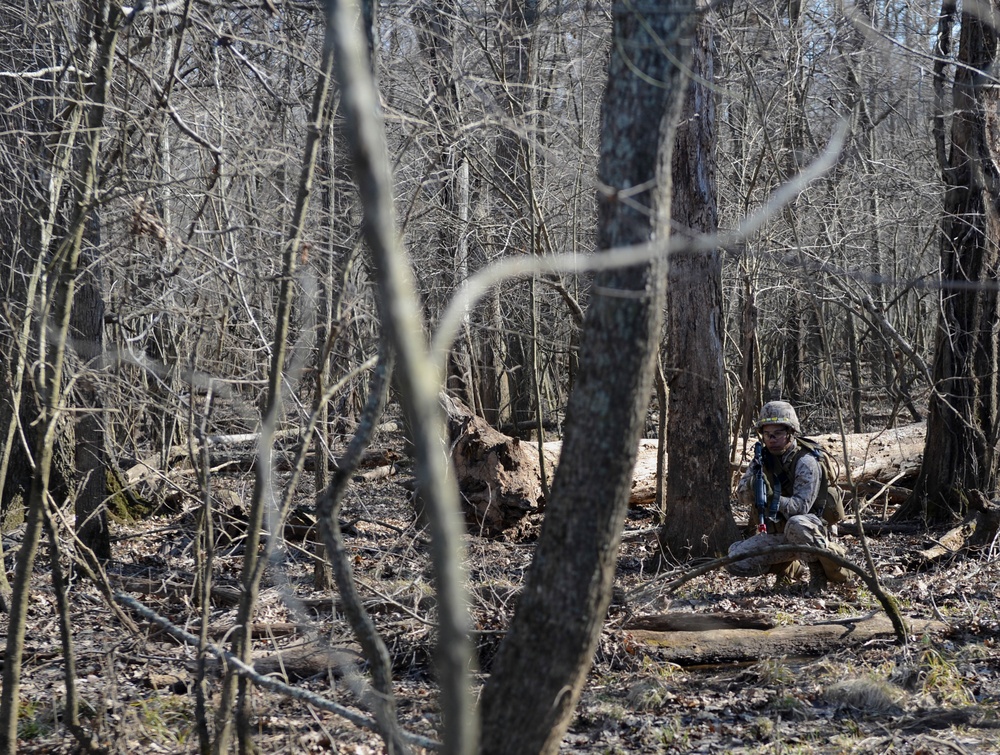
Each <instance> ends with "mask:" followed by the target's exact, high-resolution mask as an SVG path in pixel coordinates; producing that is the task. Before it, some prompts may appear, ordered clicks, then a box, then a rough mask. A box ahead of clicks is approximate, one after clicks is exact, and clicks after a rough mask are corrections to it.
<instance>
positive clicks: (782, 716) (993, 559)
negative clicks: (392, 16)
mask: <svg viewBox="0 0 1000 755" xmlns="http://www.w3.org/2000/svg"><path fill="white" fill-rule="evenodd" d="M399 479H400V478H390V479H388V480H382V481H374V482H362V483H357V484H355V485H354V486H353V488H352V491H351V493H350V494H349V496H348V499H347V501H346V502H345V508H344V512H343V519H344V520H345V521H347V522H349V523H351V526H349V527H348V528H347V530H346V536H347V544H348V547H349V548H350V550H351V552H352V558H353V564H354V569H355V571H356V577H357V579H358V581H359V583H360V585H361V592H362V594H363V595H364V596H365V599H366V600H367V601H368V606H369V610H370V611H371V612H372V614H373V617H374V620H375V622H376V624H377V625H378V627H379V630H380V631H381V633H382V635H383V637H384V638H385V640H386V643H387V645H388V646H389V648H390V652H391V655H392V658H393V664H394V672H395V680H396V681H395V684H396V691H397V694H398V698H399V715H400V718H401V720H402V723H403V726H404V727H405V729H406V730H408V731H409V732H412V733H414V734H419V735H422V736H425V737H431V738H435V737H436V726H437V724H438V716H437V709H436V702H435V700H436V692H435V687H434V684H433V682H432V674H433V667H432V661H431V658H432V652H433V642H434V633H433V620H434V618H433V606H432V599H431V596H432V594H433V591H432V577H431V569H430V565H429V547H428V538H427V535H426V533H425V532H424V531H422V530H421V529H419V528H418V527H417V526H416V525H415V523H414V516H413V514H412V507H411V505H410V503H409V502H408V500H407V496H406V491H405V489H404V488H403V487H402V486H401V485H400V484H399ZM217 485H218V486H219V487H220V488H221V487H222V486H223V485H226V486H228V487H229V488H230V490H231V492H232V493H235V494H236V496H238V497H240V498H243V499H247V498H249V494H250V489H251V482H250V481H248V480H245V479H238V478H223V479H220V480H219V481H218V482H217ZM310 499H311V492H310V491H309V490H303V491H302V494H301V500H302V501H303V502H304V504H305V503H307V502H308V501H309V500H310ZM195 507H196V503H195V500H194V499H188V503H187V504H185V505H184V506H182V507H181V508H182V509H183V510H179V511H175V512H173V513H164V514H163V515H162V516H157V517H154V518H151V519H148V520H145V521H142V522H139V523H135V524H130V525H127V526H126V525H121V524H118V525H115V536H116V542H115V545H114V550H115V560H114V562H113V563H112V564H111V565H110V566H109V568H108V577H109V580H110V582H111V584H112V586H113V587H115V588H116V589H122V590H125V591H129V592H131V594H133V595H134V596H135V597H136V598H137V599H139V600H141V601H142V602H144V603H145V604H146V605H147V606H149V607H150V608H152V609H153V610H155V611H156V612H157V613H159V614H160V615H162V616H164V617H168V618H169V619H171V620H172V621H173V622H174V623H175V624H177V625H178V626H181V627H184V628H185V629H187V630H188V631H192V632H196V631H197V626H198V624H199V621H200V619H199V612H198V611H197V609H196V608H195V607H194V605H193V603H192V601H191V599H190V597H189V595H190V585H191V584H192V575H193V573H194V571H195V563H194V553H193V547H192V544H193V542H194V537H195V529H194V527H195V517H194V516H193V514H192V511H193V510H194V509H195ZM878 514H879V515H881V514H882V512H881V511H879V512H878ZM653 524H654V515H653V512H651V511H649V510H647V509H632V510H631V511H630V514H629V518H628V521H627V524H626V538H625V542H624V543H623V545H622V547H621V551H620V554H619V560H618V570H617V575H616V585H615V592H616V595H617V596H619V599H618V600H616V601H615V603H614V604H613V605H612V608H611V610H610V612H609V616H608V620H607V622H606V625H605V629H604V631H603V633H602V636H601V640H600V646H599V649H598V652H597V655H596V657H595V661H594V665H593V668H592V670H591V672H590V674H589V677H588V681H587V684H586V689H585V690H584V693H583V697H582V699H581V701H580V704H579V705H578V707H577V711H576V715H575V717H574V719H573V722H572V725H571V727H570V729H569V732H568V733H567V734H566V736H565V738H564V740H563V745H562V752H564V753H574V754H575V753H579V754H580V755H591V754H597V753H701V752H704V753H758V752H761V753H913V754H914V755H916V754H917V753H920V754H928V753H1000V744H998V742H1000V729H998V728H997V727H998V726H1000V723H998V722H1000V645H998V640H1000V598H998V595H997V584H998V583H1000V551H998V547H997V544H996V543H995V544H994V548H993V550H992V551H990V552H985V553H980V554H977V555H974V556H960V557H955V558H953V559H951V560H948V561H945V562H942V563H939V564H937V565H934V566H931V567H924V568H919V569H918V568H916V566H915V561H914V559H913V554H914V552H915V550H916V549H918V548H919V547H922V546H923V545H925V544H926V543H927V542H929V540H928V536H927V535H923V534H921V535H915V534H910V535H901V534H893V535H886V536H882V537H879V538H877V539H875V538H873V539H871V541H870V542H871V549H872V552H873V556H874V560H875V562H876V564H877V566H878V571H879V574H880V577H881V579H882V583H883V585H884V587H885V589H886V590H887V591H889V592H890V593H891V594H892V595H894V596H895V598H896V599H897V601H898V602H899V605H900V606H901V608H902V611H903V613H904V615H906V616H907V617H914V618H918V617H919V618H927V619H936V620H939V621H943V622H946V623H947V624H948V625H949V626H950V630H949V631H948V632H947V634H946V635H945V636H944V637H935V638H933V639H931V638H920V637H916V638H913V639H912V641H911V642H910V643H909V644H908V645H907V646H905V647H901V646H899V645H897V644H895V643H894V642H893V640H892V638H891V637H886V638H883V639H876V640H872V641H869V642H867V643H865V644H863V645H861V646H844V647H842V648H839V649H836V650H834V651H832V652H830V653H828V654H826V655H823V656H820V657H785V656H777V657H767V658H759V659H757V660H755V661H753V662H745V663H729V664H712V665H707V666H703V667H681V666H678V665H675V664H672V663H669V662H666V661H663V660H661V659H658V657H657V651H656V648H654V647H646V646H643V645H637V644H636V643H633V642H631V641H630V639H629V634H628V632H627V631H625V630H623V629H622V628H621V627H622V624H623V622H624V620H625V618H626V617H627V616H628V615H629V613H630V612H631V613H634V614H658V613H664V612H667V611H687V612H705V613H716V614H717V613H729V612H738V611H743V612H753V613H760V614H765V615H767V616H768V617H770V618H771V619H772V620H773V621H774V622H776V623H777V624H783V625H790V624H800V625H804V624H814V623H820V622H824V621H830V620H837V619H844V618H845V617H853V616H861V615H866V614H869V613H871V612H873V611H876V610H877V609H878V603H877V601H875V599H874V598H873V596H872V595H871V593H869V592H868V591H867V589H865V588H864V587H862V586H858V585H857V583H855V584H854V585H852V586H842V587H835V588H831V589H830V590H829V591H828V592H827V593H825V594H823V595H820V596H813V595H809V594H808V592H807V590H806V585H805V584H804V583H800V584H797V585H792V586H790V587H784V588H778V589H776V588H775V587H774V585H773V577H769V578H757V579H743V580H740V579H736V578H733V577H730V576H728V575H727V574H726V573H725V572H723V571H714V572H711V573H709V574H707V575H705V576H702V577H698V578H696V579H694V580H692V581H690V582H688V583H687V584H685V585H684V586H683V587H682V588H681V589H679V590H678V591H677V592H675V593H673V594H670V595H666V594H662V593H661V592H659V591H658V589H657V585H660V584H665V582H666V580H664V579H663V578H662V577H663V576H664V575H662V574H661V575H659V578H658V575H657V574H656V573H655V572H654V571H652V570H651V568H650V566H649V564H651V563H653V562H654V561H655V560H656V559H655V558H654V557H655V539H654V538H652V537H651V536H648V535H645V534H643V533H644V532H646V533H648V531H649V530H651V529H652V527H653ZM237 529H238V528H237ZM17 535H18V533H17V532H14V533H12V536H11V538H10V539H7V538H5V539H7V542H6V549H7V555H8V562H7V565H8V569H9V568H10V565H11V559H12V555H13V552H14V551H16V548H17V542H16V540H17ZM840 542H841V544H843V545H844V546H845V547H846V548H847V550H848V552H849V556H850V558H851V559H852V560H853V561H855V563H858V564H862V563H864V561H863V556H862V548H861V544H860V543H859V541H858V540H857V539H855V538H853V537H843V538H841V539H840ZM309 547H310V546H306V547H303V546H302V545H301V544H297V543H289V544H288V545H287V546H286V547H285V549H284V550H283V551H282V552H281V553H280V555H279V556H278V557H277V558H276V559H275V561H274V564H273V565H272V566H271V567H270V569H269V571H268V573H267V576H266V577H265V584H264V585H263V588H262V593H261V600H260V606H259V609H258V611H257V614H256V617H255V621H256V623H257V624H258V625H259V627H260V630H261V631H260V632H259V635H260V637H259V639H258V640H257V641H256V643H257V644H256V646H255V658H258V659H260V660H259V661H258V663H257V665H258V668H259V669H261V670H262V671H265V672H267V671H268V669H273V674H274V675H276V676H278V677H281V676H283V675H284V676H285V677H288V678H291V679H292V680H294V682H295V684H297V685H298V686H299V687H301V688H304V689H307V690H310V691H312V692H314V693H316V694H318V695H322V696H323V697H325V698H327V699H329V700H333V701H336V702H338V703H340V704H342V705H345V706H350V707H356V705H357V699H356V697H355V695H354V693H353V692H352V690H354V689H356V685H355V684H354V682H355V681H356V675H353V678H352V673H351V671H352V670H354V669H356V668H357V664H356V662H355V661H354V660H352V659H353V658H354V657H355V656H353V655H351V653H352V652H353V650H352V649H353V648H354V647H355V644H354V642H353V640H352V638H351V634H350V630H349V628H348V626H347V624H346V622H345V621H344V620H343V619H342V618H341V617H340V616H339V615H338V614H337V612H336V611H335V610H334V608H333V603H334V601H333V600H331V597H330V592H329V591H319V590H316V589H315V588H314V587H313V560H312V558H311V557H310V556H309V553H308V550H309ZM467 549H468V550H467V555H468V564H467V566H468V572H469V577H470V586H471V592H472V596H473V619H474V622H475V627H476V630H477V634H476V638H477V641H478V643H479V655H480V658H479V662H480V666H481V669H482V670H483V673H482V675H480V676H477V680H478V682H480V683H481V681H482V680H483V679H484V678H485V673H486V672H487V671H488V668H489V664H490V661H491V658H492V656H493V654H494V653H495V650H496V647H497V646H498V644H499V641H500V639H501V633H502V630H503V627H504V626H505V625H506V623H507V621H508V620H509V618H510V615H511V611H512V608H513V598H514V596H515V595H516V592H517V590H518V587H519V586H520V584H521V582H522V579H523V577H524V574H525V571H526V569H527V568H528V566H529V563H530V560H531V556H532V552H533V545H532V544H531V543H530V542H522V543H509V542H499V541H488V540H484V539H481V538H478V537H475V536H469V537H468V538H467ZM48 557H49V554H48V551H47V549H46V548H44V547H43V549H42V551H41V553H40V556H39V558H38V561H37V565H36V579H35V589H34V591H33V593H32V595H31V605H30V618H29V622H30V623H29V627H28V633H27V641H26V647H25V655H24V663H23V675H22V688H21V699H22V703H21V719H20V727H19V732H20V746H19V751H20V752H23V753H43V752H44V753H62V752H66V753H68V752H74V751H76V744H75V741H74V740H73V738H72V736H71V734H70V733H69V731H68V730H67V728H66V727H65V726H64V725H63V724H62V723H61V721H62V710H63V704H64V699H65V693H64V681H63V680H64V676H65V667H64V663H63V661H62V651H61V648H60V638H59V630H58V624H57V618H56V611H55V596H54V595H53V592H52V589H51V586H50V582H49V578H48V563H49V562H48ZM240 567H241V558H240V543H239V540H236V541H235V542H234V543H231V544H227V545H225V546H224V547H220V550H219V553H218V555H217V562H216V565H215V572H214V579H215V582H216V584H217V585H219V586H222V587H225V586H231V587H232V586H235V585H236V584H237V580H238V577H239V570H240ZM681 571H682V570H681V569H678V570H676V573H677V574H679V573H681ZM768 580H770V581H768ZM643 587H645V588H649V589H647V590H645V591H644V593H645V594H646V596H647V600H646V602H645V603H644V604H628V605H625V604H623V601H622V600H621V599H620V598H621V596H627V595H630V594H635V591H636V590H637V589H638V588H643ZM220 594H221V593H220ZM70 599H71V610H72V626H73V627H74V629H75V647H76V664H77V677H78V683H79V690H80V696H81V700H82V704H81V718H82V721H83V723H84V725H85V726H86V727H88V728H89V729H90V730H92V731H93V732H95V733H96V734H97V736H98V738H99V740H100V741H101V742H102V743H103V744H104V745H105V746H106V747H107V748H108V751H109V752H112V753H130V754H131V753H136V752H143V753H148V754H152V753H187V752H197V751H198V737H197V729H196V726H195V720H196V719H195V695H194V691H193V690H194V678H195V677H194V670H195V668H196V666H195V651H194V648H192V647H189V646H186V645H183V644H181V643H179V642H178V641H175V640H174V639H172V638H171V637H169V636H168V635H166V634H165V633H163V632H162V631H160V630H158V629H157V628H156V627H154V626H152V625H150V624H149V623H146V622H143V621H141V620H140V619H138V618H136V623H137V624H138V625H139V627H140V631H139V632H138V633H132V632H129V631H127V630H126V628H125V627H124V626H123V625H122V624H121V623H120V622H119V621H118V620H117V619H116V618H115V616H114V615H113V613H112V611H111V610H110V609H109V608H108V606H107V604H106V603H105V602H104V600H103V599H102V598H101V596H100V593H99V592H98V590H97V589H96V588H95V587H94V586H93V584H92V583H90V582H89V581H86V580H84V579H82V578H80V579H78V580H77V581H76V583H75V584H74V585H73V587H72V589H71V591H70ZM234 618H235V608H234V607H233V606H232V605H231V604H227V601H226V600H221V599H220V600H219V601H218V602H217V603H216V604H215V605H213V609H212V613H211V616H210V618H209V621H210V633H211V634H212V636H213V637H215V639H216V640H217V641H220V642H221V641H222V640H223V639H224V637H225V636H226V632H227V631H229V630H230V629H231V627H232V624H233V621H234ZM0 632H2V633H4V634H6V617H3V618H0ZM303 646H305V647H309V648H311V649H313V650H315V649H316V648H317V647H321V646H322V647H336V648H340V649H342V650H344V651H345V653H347V655H344V654H341V655H340V656H339V657H340V658H345V657H346V658H348V659H349V660H347V661H346V662H345V663H342V664H341V667H339V668H337V667H335V666H336V664H334V665H333V666H328V663H327V661H324V662H321V663H320V664H319V667H317V666H316V661H315V655H314V656H313V657H312V660H310V661H304V660H302V659H301V658H298V657H297V656H295V655H294V653H292V652H290V651H292V650H294V649H295V648H296V647H299V648H301V647H303ZM278 650H283V651H285V655H284V656H282V658H283V662H282V663H281V664H275V663H274V661H275V653H276V651H278ZM324 658H326V659H327V660H330V656H329V655H324ZM268 664H270V665H268ZM345 666H346V669H345ZM211 684H212V691H213V694H214V693H217V692H218V679H217V677H214V676H213V677H212V681H211ZM253 706H254V714H255V725H256V727H257V728H256V732H255V741H256V742H257V743H258V745H259V746H260V748H261V751H262V752H266V753H327V752H332V753H351V754H352V755H366V754H369V753H381V752H383V748H382V746H381V743H380V740H379V739H378V737H377V736H376V735H375V734H373V733H372V732H369V731H365V730H363V729H359V728H356V727H355V726H354V725H352V724H349V723H347V722H345V721H344V720H343V719H341V718H339V717H337V716H336V715H334V714H333V713H328V712H325V711H322V710H318V709H316V708H314V707H310V706H308V705H306V704H304V703H302V702H298V701H296V700H292V699H289V698H287V697H282V696H280V695H278V694H275V693H272V692H265V691H261V690H256V691H255V692H254V694H253ZM356 709H357V708H356ZM358 710H359V711H360V712H362V713H363V711H361V710H360V709H358Z"/></svg>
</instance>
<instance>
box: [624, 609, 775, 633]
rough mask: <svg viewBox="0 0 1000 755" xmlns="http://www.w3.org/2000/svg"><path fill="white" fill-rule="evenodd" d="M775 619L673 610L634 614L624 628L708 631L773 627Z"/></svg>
mask: <svg viewBox="0 0 1000 755" xmlns="http://www.w3.org/2000/svg"><path fill="white" fill-rule="evenodd" d="M776 626H777V624H776V623H775V621H774V619H772V618H771V617H770V616H765V615H764V614H762V613H746V612H740V611H732V612H729V613H694V612H686V611H672V612H671V613H661V614H656V615H653V616H634V617H632V618H631V619H629V621H628V622H626V624H625V626H624V627H623V629H646V630H649V631H652V632H707V631H712V630H715V629H773V628H774V627H776Z"/></svg>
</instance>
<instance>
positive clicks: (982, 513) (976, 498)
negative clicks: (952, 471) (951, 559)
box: [915, 491, 1000, 565]
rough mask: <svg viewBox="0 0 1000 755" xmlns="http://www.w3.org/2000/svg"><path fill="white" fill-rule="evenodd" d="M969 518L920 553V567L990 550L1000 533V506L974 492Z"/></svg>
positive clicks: (971, 498) (971, 496) (918, 554)
mask: <svg viewBox="0 0 1000 755" xmlns="http://www.w3.org/2000/svg"><path fill="white" fill-rule="evenodd" d="M969 508H970V511H969V515H968V516H967V517H966V518H965V521H963V522H962V523H961V524H960V525H958V526H957V527H953V528H952V529H950V530H948V531H947V532H946V533H944V534H943V535H941V537H939V538H936V539H935V540H934V542H933V544H932V545H930V546H929V547H927V548H924V549H922V550H919V551H917V552H916V554H915V555H916V557H917V559H918V560H919V561H920V564H918V565H927V564H931V563H934V562H936V561H939V560H941V559H943V558H946V557H948V556H954V555H955V554H957V553H959V552H960V551H963V550H967V549H973V550H974V549H976V548H983V547H989V546H991V545H992V544H993V542H994V540H995V539H996V537H997V531H998V530H1000V506H998V505H997V504H995V503H993V502H992V501H989V500H987V499H986V496H985V495H983V494H982V493H981V492H980V491H971V494H970V497H969Z"/></svg>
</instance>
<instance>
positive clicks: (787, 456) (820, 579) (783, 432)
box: [726, 401, 848, 591]
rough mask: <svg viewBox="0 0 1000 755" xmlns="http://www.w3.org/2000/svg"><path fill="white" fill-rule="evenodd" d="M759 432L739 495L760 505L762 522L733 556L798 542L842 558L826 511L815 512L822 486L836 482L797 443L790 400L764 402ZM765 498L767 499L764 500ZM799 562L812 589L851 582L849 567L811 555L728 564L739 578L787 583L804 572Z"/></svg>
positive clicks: (731, 549)
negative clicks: (755, 452) (769, 578)
mask: <svg viewBox="0 0 1000 755" xmlns="http://www.w3.org/2000/svg"><path fill="white" fill-rule="evenodd" d="M757 431H758V432H759V433H760V435H761V438H762V440H763V446H764V448H763V450H762V452H760V453H758V455H757V458H755V459H754V461H753V463H751V464H750V466H749V467H748V468H747V471H746V473H745V474H744V475H743V477H742V478H740V481H739V484H738V485H737V486H736V495H737V497H738V498H739V499H740V501H742V502H743V503H745V504H748V505H749V506H750V507H751V511H754V510H758V509H759V514H760V516H759V519H760V522H761V524H760V528H759V531H758V533H757V534H756V535H754V536H753V537H750V538H747V539H746V540H741V541H739V542H736V543H733V544H732V545H731V546H730V547H729V555H730V556H733V555H738V554H740V553H747V552H749V551H756V550H763V549H765V548H767V547H768V546H778V545H785V544H797V545H812V546H815V547H817V548H825V549H826V550H828V551H830V552H831V553H835V554H836V555H838V556H841V557H843V556H844V555H845V552H844V550H843V548H841V547H840V546H839V545H837V544H836V543H834V542H833V541H832V540H830V538H829V537H828V535H827V529H826V524H825V522H824V521H823V519H822V518H821V514H822V513H823V512H822V511H817V510H816V505H817V499H818V498H819V497H820V490H821V486H822V485H823V484H833V483H832V482H831V481H825V480H824V475H823V469H822V466H821V465H820V462H819V460H818V459H817V458H816V456H815V455H814V454H813V453H811V452H809V450H808V449H805V448H804V447H802V445H801V444H800V443H798V442H797V441H796V438H795V436H796V434H799V433H801V427H800V425H799V419H798V417H797V416H796V414H795V409H794V408H792V405H791V404H789V403H788V402H786V401H771V402H768V403H766V404H764V406H763V407H762V408H761V411H760V418H759V419H758V420H757ZM763 497H766V500H759V498H763ZM765 526H766V530H765ZM800 561H804V562H805V563H806V564H807V565H808V567H809V572H810V577H809V587H810V589H811V590H814V591H820V590H822V589H824V588H825V587H826V585H827V580H833V581H834V582H845V581H847V578H848V574H847V572H846V571H845V570H844V569H842V568H841V567H839V566H837V565H836V564H835V563H833V562H832V561H830V560H829V559H825V558H822V557H818V556H816V555H815V554H812V553H798V554H797V553H762V554H760V555H758V556H751V557H749V558H746V559H744V560H742V561H737V562H735V563H732V564H729V565H728V566H727V567H726V569H728V570H729V572H730V573H731V574H734V575H735V576H738V577H755V576H759V575H762V574H777V575H778V581H779V582H784V583H788V582H792V581H794V580H796V579H797V578H798V577H799V576H800V575H801V574H802V573H803V571H804V570H803V568H802V565H801V564H800V563H799V562H800Z"/></svg>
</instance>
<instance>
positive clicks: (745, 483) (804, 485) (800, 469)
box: [736, 438, 823, 519]
mask: <svg viewBox="0 0 1000 755" xmlns="http://www.w3.org/2000/svg"><path fill="white" fill-rule="evenodd" d="M798 452H799V444H798V442H796V440H795V439H794V438H793V439H792V443H791V445H790V446H789V447H788V450H787V451H785V453H783V454H782V455H781V459H780V462H779V460H778V459H777V458H775V457H774V456H772V455H771V454H770V453H769V452H768V451H766V450H765V451H764V456H765V463H764V478H765V479H766V480H767V489H768V494H770V492H771V491H772V490H774V483H775V477H776V473H777V469H778V467H779V464H780V466H781V467H782V468H783V469H785V470H787V471H788V473H787V474H786V478H787V479H786V480H785V484H783V485H782V486H781V499H780V501H779V502H778V512H779V513H780V514H781V515H782V516H783V517H784V518H785V519H790V518H791V517H793V516H798V515H799V514H808V513H809V512H810V511H811V510H812V507H813V504H815V503H816V496H817V495H819V489H820V484H821V483H822V481H823V469H822V468H821V467H820V464H819V462H818V461H817V460H816V457H815V456H813V455H812V454H810V453H805V454H802V455H801V456H800V457H799V459H798V461H794V460H795V455H796V454H797V453H798ZM767 457H770V458H767ZM793 461H794V463H795V468H794V470H791V469H789V467H790V466H791V464H792V463H793ZM753 476H754V470H753V465H751V466H750V467H747V471H746V472H744V473H743V477H741V478H740V481H739V483H738V484H737V486H736V495H737V497H738V498H739V500H740V501H742V502H743V503H745V504H748V505H750V506H756V504H757V502H756V500H755V499H754V491H753Z"/></svg>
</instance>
